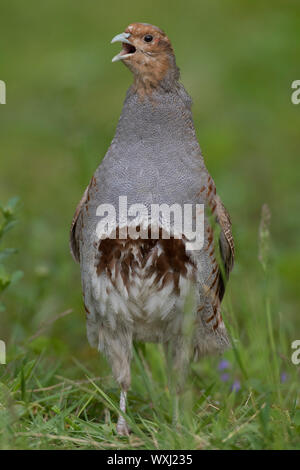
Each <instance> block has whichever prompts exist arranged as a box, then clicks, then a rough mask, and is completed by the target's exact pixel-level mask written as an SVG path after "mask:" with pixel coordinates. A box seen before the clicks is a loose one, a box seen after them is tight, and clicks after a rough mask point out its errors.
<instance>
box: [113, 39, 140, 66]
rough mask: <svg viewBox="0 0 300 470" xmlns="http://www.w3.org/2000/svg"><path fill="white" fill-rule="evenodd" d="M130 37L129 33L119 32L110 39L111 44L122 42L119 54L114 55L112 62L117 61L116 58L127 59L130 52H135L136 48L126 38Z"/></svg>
mask: <svg viewBox="0 0 300 470" xmlns="http://www.w3.org/2000/svg"><path fill="white" fill-rule="evenodd" d="M129 37H130V33H121V34H117V36H115V37H114V38H113V39H112V40H111V44H113V43H115V42H121V43H122V50H121V52H120V53H119V54H117V55H115V57H114V58H113V59H112V62H117V61H118V60H124V59H128V57H130V56H131V55H132V54H134V53H135V51H136V48H135V47H134V45H133V44H132V43H131V42H130V41H129V40H128V38H129Z"/></svg>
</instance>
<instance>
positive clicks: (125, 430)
mask: <svg viewBox="0 0 300 470" xmlns="http://www.w3.org/2000/svg"><path fill="white" fill-rule="evenodd" d="M126 399H127V391H126V390H124V389H122V390H121V394H120V410H121V411H122V413H126ZM129 432H130V431H129V427H128V424H127V423H126V420H125V418H124V416H123V415H121V414H120V415H119V419H118V423H117V433H118V434H119V435H120V436H129Z"/></svg>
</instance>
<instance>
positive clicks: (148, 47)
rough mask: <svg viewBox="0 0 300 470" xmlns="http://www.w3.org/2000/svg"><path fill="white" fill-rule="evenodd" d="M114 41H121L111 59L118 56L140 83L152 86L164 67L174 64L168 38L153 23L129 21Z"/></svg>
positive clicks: (162, 72) (115, 59) (170, 67)
mask: <svg viewBox="0 0 300 470" xmlns="http://www.w3.org/2000/svg"><path fill="white" fill-rule="evenodd" d="M114 42H121V43H122V50H121V52H120V53H119V54H117V55H116V56H115V57H114V58H113V62H116V61H118V60H122V61H123V62H124V64H125V65H126V66H127V67H129V69H130V70H131V71H132V72H133V73H134V75H135V79H136V82H140V85H141V84H143V85H144V86H145V85H146V86H151V87H152V88H153V87H155V86H156V85H157V84H158V82H159V81H160V80H162V79H163V78H164V77H165V75H166V74H167V72H168V71H170V70H171V69H172V68H174V67H175V68H176V65H175V58H174V52H173V49H172V46H171V43H170V40H169V38H168V37H167V36H166V34H165V33H164V32H163V31H162V30H161V29H159V28H157V27H156V26H152V25H148V24H145V23H132V24H130V25H129V26H128V27H127V28H126V30H125V32H124V33H121V34H118V35H117V36H115V37H114V38H113V40H112V43H114ZM176 70H177V68H176Z"/></svg>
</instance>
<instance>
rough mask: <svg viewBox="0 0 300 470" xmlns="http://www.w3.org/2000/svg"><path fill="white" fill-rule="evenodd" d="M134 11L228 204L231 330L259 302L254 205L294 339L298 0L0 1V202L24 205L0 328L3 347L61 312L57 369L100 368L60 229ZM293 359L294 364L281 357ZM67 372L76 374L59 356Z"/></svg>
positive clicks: (111, 109) (104, 136)
mask: <svg viewBox="0 0 300 470" xmlns="http://www.w3.org/2000/svg"><path fill="white" fill-rule="evenodd" d="M134 21H141V22H148V23H152V24H155V25H157V26H159V27H161V28H162V29H164V30H165V31H166V32H167V34H168V36H169V37H170V39H171V41H172V44H173V46H174V49H175V53H176V58H177V64H178V65H179V67H180V69H181V81H182V82H183V84H184V85H185V87H186V89H187V91H188V92H189V93H190V95H191V96H192V99H193V103H194V104H193V113H194V120H195V127H196V130H197V135H198V138H199V142H200V146H201V148H202V151H203V154H204V157H205V161H206V165H207V167H208V169H209V171H210V173H211V174H212V176H213V178H214V180H215V182H216V185H217V189H218V192H219V194H220V195H221V197H222V199H223V201H224V203H225V205H226V207H227V208H228V210H229V212H230V214H231V218H232V221H233V231H234V236H235V241H236V251H237V253H236V265H235V269H234V271H233V273H232V276H231V280H230V283H229V288H228V293H227V299H230V302H229V301H228V300H227V304H228V303H230V305H231V307H232V309H233V311H234V312H235V322H236V324H237V325H238V328H239V330H238V331H239V341H241V342H242V343H243V342H244V344H247V341H249V337H248V331H247V328H246V325H247V324H249V323H246V319H247V322H249V321H250V322H251V317H252V316H253V317H254V316H255V313H256V312H257V309H258V308H261V307H259V305H261V302H262V290H263V288H264V280H263V272H262V267H261V265H260V264H259V261H258V227H259V222H260V213H261V207H262V205H263V204H264V203H267V204H268V206H269V208H270V211H271V214H272V219H271V226H270V231H271V263H270V266H271V267H270V272H271V277H272V279H273V280H274V283H273V287H272V311H273V315H274V321H275V325H276V328H277V327H278V328H280V329H283V330H284V332H285V333H286V337H287V339H288V340H290V341H293V340H295V339H298V337H299V338H300V331H299V326H300V325H299V308H300V305H299V279H300V250H299V229H300V217H299V203H300V196H299V194H300V192H299V174H300V155H299V144H300V135H299V134H300V105H298V106H295V105H293V104H292V102H291V93H292V89H291V83H292V82H293V81H294V80H296V79H300V62H299V58H300V37H299V36H300V4H299V1H296V0H294V1H293V0H290V1H288V2H287V1H284V0H282V1H278V0H274V1H273V2H269V1H255V0H251V1H250V0H243V1H238V0H226V1H221V0H210V1H199V0H197V1H196V0H190V1H189V2H182V1H174V0H173V1H172V2H171V1H168V2H167V1H165V2H162V1H158V0H156V1H151V2H141V1H137V0H131V1H130V2H124V1H119V0H116V1H114V2H104V1H92V0H86V1H84V2H81V1H74V0H72V1H71V0H51V1H43V2H39V1H37V0H28V1H26V2H22V1H17V0H10V1H8V0H2V1H1V13H0V44H1V47H0V79H1V80H4V81H5V82H6V86H7V104H6V105H1V106H0V155H1V157H0V200H1V202H3V203H4V202H5V201H7V200H8V199H9V198H11V197H12V196H15V195H18V196H19V197H20V199H21V202H22V208H21V210H20V213H19V223H18V225H17V226H16V227H15V228H14V230H13V231H12V232H10V234H9V236H8V237H7V239H6V245H7V246H13V247H17V248H18V250H19V253H18V254H15V255H13V257H11V258H10V260H9V265H8V266H9V268H10V269H11V270H13V269H16V268H17V269H22V270H23V271H24V277H23V279H22V280H21V281H19V282H18V283H17V284H15V285H13V286H10V287H9V289H8V290H7V291H6V292H5V295H4V296H3V301H4V302H5V304H6V310H5V311H4V312H1V313H0V315H1V317H0V338H1V339H3V340H5V341H6V342H7V344H8V348H13V347H14V346H13V345H14V344H21V343H22V342H26V338H28V337H30V336H32V335H34V334H35V332H36V331H37V330H38V328H39V326H40V324H41V323H43V322H44V321H48V320H49V319H51V318H53V317H54V316H56V315H57V314H59V313H60V312H63V311H65V310H67V309H70V308H71V309H72V310H73V312H72V314H70V315H67V316H66V317H64V318H62V319H60V320H58V321H57V322H56V323H54V324H53V325H52V326H51V328H49V329H48V330H47V334H46V337H45V339H44V341H45V344H46V345H48V346H49V348H50V352H49V356H50V357H51V354H53V357H55V358H56V359H55V360H57V358H59V360H60V361H61V362H62V363H63V364H68V363H69V362H71V361H70V358H71V357H77V358H78V359H80V360H81V361H83V362H84V363H85V364H86V365H88V366H89V367H90V369H92V370H94V373H95V375H97V374H101V373H102V371H103V370H106V365H105V363H104V361H103V360H102V359H99V358H98V354H97V352H95V351H92V350H91V349H90V347H89V346H88V343H87V340H86V335H85V315H84V310H83V307H82V298H81V287H80V277H79V266H78V265H75V264H74V262H73V260H72V258H71V256H70V254H69V247H68V238H69V226H70V223H71V219H72V216H73V212H74V210H75V207H76V205H77V203H78V201H79V199H80V197H81V195H82V193H83V191H84V189H85V187H86V185H87V184H88V182H89V179H90V177H91V175H92V174H93V172H94V170H95V169H96V167H97V166H98V164H99V163H100V161H101V159H102V157H103V156H104V154H105V152H106V150H107V148H108V146H109V145H110V142H111V140H112V138H113V135H114V131H115V127H116V124H117V121H118V118H119V115H120V112H121V108H122V103H123V100H124V97H125V92H126V90H127V88H128V87H129V85H130V83H131V80H132V77H131V74H130V72H129V71H128V69H126V68H125V67H124V66H123V65H122V64H121V63H117V64H112V63H111V59H112V57H113V56H114V55H115V54H116V53H117V51H118V46H117V47H116V45H113V46H111V45H110V40H111V38H112V37H113V36H114V35H116V34H117V33H120V32H122V31H123V30H124V29H125V27H126V26H127V25H128V24H129V23H131V22H134ZM225 305H226V304H225ZM225 316H226V307H225ZM229 317H230V315H229ZM279 317H280V321H279V320H278V319H279ZM229 320H230V318H229ZM277 321H278V323H277ZM257 327H258V328H259V325H257ZM276 328H275V329H276ZM253 329H254V330H255V324H253ZM47 341H50V344H48V343H47ZM53 351H54V352H53ZM289 367H290V368H292V367H294V368H295V366H291V364H290V361H289V360H287V365H286V366H285V369H287V368H289ZM66 374H71V375H72V369H67V366H66Z"/></svg>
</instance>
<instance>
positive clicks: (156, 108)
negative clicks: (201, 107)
mask: <svg viewBox="0 0 300 470" xmlns="http://www.w3.org/2000/svg"><path fill="white" fill-rule="evenodd" d="M191 105H192V101H191V98H190V96H189V95H188V93H187V92H186V90H185V88H184V87H183V85H181V84H180V83H179V82H176V84H175V86H173V88H172V91H166V90H165V89H163V88H162V87H159V88H157V89H156V90H154V91H153V92H152V94H151V95H149V96H148V95H145V96H144V97H140V96H139V95H138V94H137V93H136V92H134V89H133V87H131V88H129V90H128V91H127V95H126V99H125V102H124V106H123V110H122V113H121V116H120V119H119V123H118V126H117V129H116V134H115V137H114V139H113V142H112V145H113V146H115V145H118V146H119V145H120V146H126V147H127V146H128V145H129V146H132V145H134V144H136V143H137V142H142V143H143V144H144V145H145V146H146V147H148V146H152V147H153V145H155V144H156V143H157V142H159V145H160V146H164V145H169V144H170V142H172V143H173V144H174V143H175V142H178V143H179V142H180V146H182V144H183V143H185V144H186V145H188V148H189V150H190V151H191V154H194V153H195V152H196V153H197V155H198V158H199V154H200V153H201V152H200V147H199V144H198V141H197V138H196V134H195V128H194V123H193V117H192V112H191Z"/></svg>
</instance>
